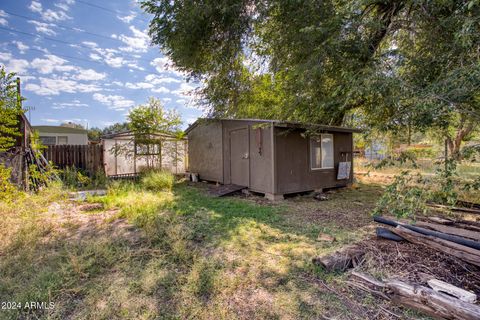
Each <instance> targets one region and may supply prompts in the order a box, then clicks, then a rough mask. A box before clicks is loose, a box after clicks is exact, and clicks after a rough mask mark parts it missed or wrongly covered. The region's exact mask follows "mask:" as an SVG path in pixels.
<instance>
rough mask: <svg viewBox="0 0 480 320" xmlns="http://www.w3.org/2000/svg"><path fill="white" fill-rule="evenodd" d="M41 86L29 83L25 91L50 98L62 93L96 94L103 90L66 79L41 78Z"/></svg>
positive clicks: (92, 85)
mask: <svg viewBox="0 0 480 320" xmlns="http://www.w3.org/2000/svg"><path fill="white" fill-rule="evenodd" d="M39 80H40V84H37V83H28V84H27V85H26V86H25V90H27V91H32V92H34V93H35V94H37V95H41V96H50V95H59V94H60V93H62V92H66V93H77V92H96V91H100V90H101V89H100V88H99V87H98V86H97V85H94V84H85V83H80V82H77V81H74V80H66V79H52V78H42V77H41V78H39Z"/></svg>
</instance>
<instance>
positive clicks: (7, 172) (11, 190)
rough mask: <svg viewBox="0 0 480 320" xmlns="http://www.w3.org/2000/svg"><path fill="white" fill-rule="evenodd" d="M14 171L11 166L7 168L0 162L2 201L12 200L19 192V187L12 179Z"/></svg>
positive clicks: (0, 195) (0, 199)
mask: <svg viewBox="0 0 480 320" xmlns="http://www.w3.org/2000/svg"><path fill="white" fill-rule="evenodd" d="M11 173H12V169H11V168H6V167H5V166H4V165H3V164H0V201H6V202H8V201H10V200H12V199H13V197H14V196H15V194H16V193H17V188H15V186H14V185H13V184H12V182H11V181H10V176H11Z"/></svg>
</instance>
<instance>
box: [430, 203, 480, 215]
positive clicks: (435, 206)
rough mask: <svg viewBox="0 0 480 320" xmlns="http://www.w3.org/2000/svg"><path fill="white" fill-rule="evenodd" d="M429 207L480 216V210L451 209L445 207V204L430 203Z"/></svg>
mask: <svg viewBox="0 0 480 320" xmlns="http://www.w3.org/2000/svg"><path fill="white" fill-rule="evenodd" d="M428 206H429V207H432V208H439V209H447V210H451V211H457V212H466V213H473V214H480V209H472V208H461V207H450V206H445V205H443V204H436V203H429V204H428Z"/></svg>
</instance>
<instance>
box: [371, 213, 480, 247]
mask: <svg viewBox="0 0 480 320" xmlns="http://www.w3.org/2000/svg"><path fill="white" fill-rule="evenodd" d="M373 220H374V221H375V222H378V223H383V224H386V225H389V226H393V227H396V226H402V227H404V228H407V229H410V230H412V231H415V232H417V233H421V234H424V235H428V236H434V237H436V238H440V239H443V240H448V241H451V242H455V243H458V244H461V245H464V246H467V247H470V248H474V249H477V250H480V242H477V241H473V240H470V239H466V238H463V237H459V236H454V235H449V234H445V233H442V232H438V231H433V230H428V229H424V228H419V227H415V226H411V225H408V224H402V223H399V222H397V221H393V220H388V219H385V218H383V217H374V218H373Z"/></svg>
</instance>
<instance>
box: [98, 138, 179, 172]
mask: <svg viewBox="0 0 480 320" xmlns="http://www.w3.org/2000/svg"><path fill="white" fill-rule="evenodd" d="M150 139H152V140H158V143H155V144H151V143H149V144H148V145H146V144H141V143H138V142H136V141H135V137H134V135H133V133H131V132H129V131H127V132H121V133H116V134H111V135H106V136H104V137H102V143H103V152H104V153H103V159H104V164H105V174H106V175H107V176H122V175H136V174H137V173H139V172H141V171H142V170H144V169H145V168H156V169H164V170H168V171H170V172H172V173H174V174H182V173H185V165H186V161H185V160H186V159H185V158H186V154H187V152H186V149H187V140H186V139H178V138H176V137H175V136H173V135H168V134H163V133H158V134H154V135H151V137H150Z"/></svg>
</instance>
